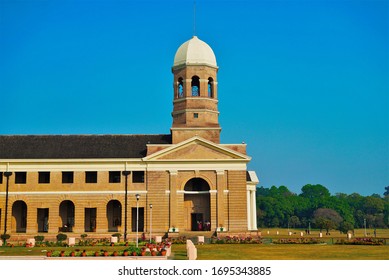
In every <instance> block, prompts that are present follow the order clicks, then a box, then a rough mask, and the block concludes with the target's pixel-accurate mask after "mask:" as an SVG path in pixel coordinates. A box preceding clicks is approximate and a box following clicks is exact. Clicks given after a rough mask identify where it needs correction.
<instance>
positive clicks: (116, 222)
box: [107, 200, 122, 232]
mask: <svg viewBox="0 0 389 280" xmlns="http://www.w3.org/2000/svg"><path fill="white" fill-rule="evenodd" d="M107 219H108V231H111V232H118V231H119V227H120V226H121V225H122V204H121V203H120V202H119V201H118V200H111V201H110V202H108V204H107Z"/></svg>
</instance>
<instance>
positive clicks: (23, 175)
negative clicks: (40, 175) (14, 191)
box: [15, 172, 27, 184]
mask: <svg viewBox="0 0 389 280" xmlns="http://www.w3.org/2000/svg"><path fill="white" fill-rule="evenodd" d="M26 183H27V172H15V184H26Z"/></svg>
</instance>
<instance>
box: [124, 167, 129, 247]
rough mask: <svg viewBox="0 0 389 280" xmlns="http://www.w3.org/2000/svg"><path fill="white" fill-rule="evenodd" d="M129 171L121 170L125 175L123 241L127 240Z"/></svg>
mask: <svg viewBox="0 0 389 280" xmlns="http://www.w3.org/2000/svg"><path fill="white" fill-rule="evenodd" d="M130 173H131V171H127V170H125V171H123V175H124V176H125V177H126V181H125V192H124V241H127V207H128V202H127V198H128V196H127V195H128V175H130Z"/></svg>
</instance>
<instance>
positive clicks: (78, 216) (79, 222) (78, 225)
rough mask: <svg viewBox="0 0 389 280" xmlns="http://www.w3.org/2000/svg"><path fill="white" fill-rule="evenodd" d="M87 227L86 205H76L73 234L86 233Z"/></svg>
mask: <svg viewBox="0 0 389 280" xmlns="http://www.w3.org/2000/svg"><path fill="white" fill-rule="evenodd" d="M84 226H85V205H82V204H81V205H80V204H77V203H75V205H74V227H73V232H75V233H81V232H84V231H85V229H84Z"/></svg>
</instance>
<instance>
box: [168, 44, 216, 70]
mask: <svg viewBox="0 0 389 280" xmlns="http://www.w3.org/2000/svg"><path fill="white" fill-rule="evenodd" d="M183 65H208V66H211V67H217V64H216V57H215V54H214V53H213V50H212V49H211V47H210V46H209V45H208V44H207V43H205V42H204V41H201V40H200V39H199V38H197V36H193V38H192V39H190V40H188V41H186V42H185V43H183V44H182V45H181V46H180V47H179V48H178V50H177V52H176V55H175V56H174V63H173V67H174V68H175V67H180V66H183Z"/></svg>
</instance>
